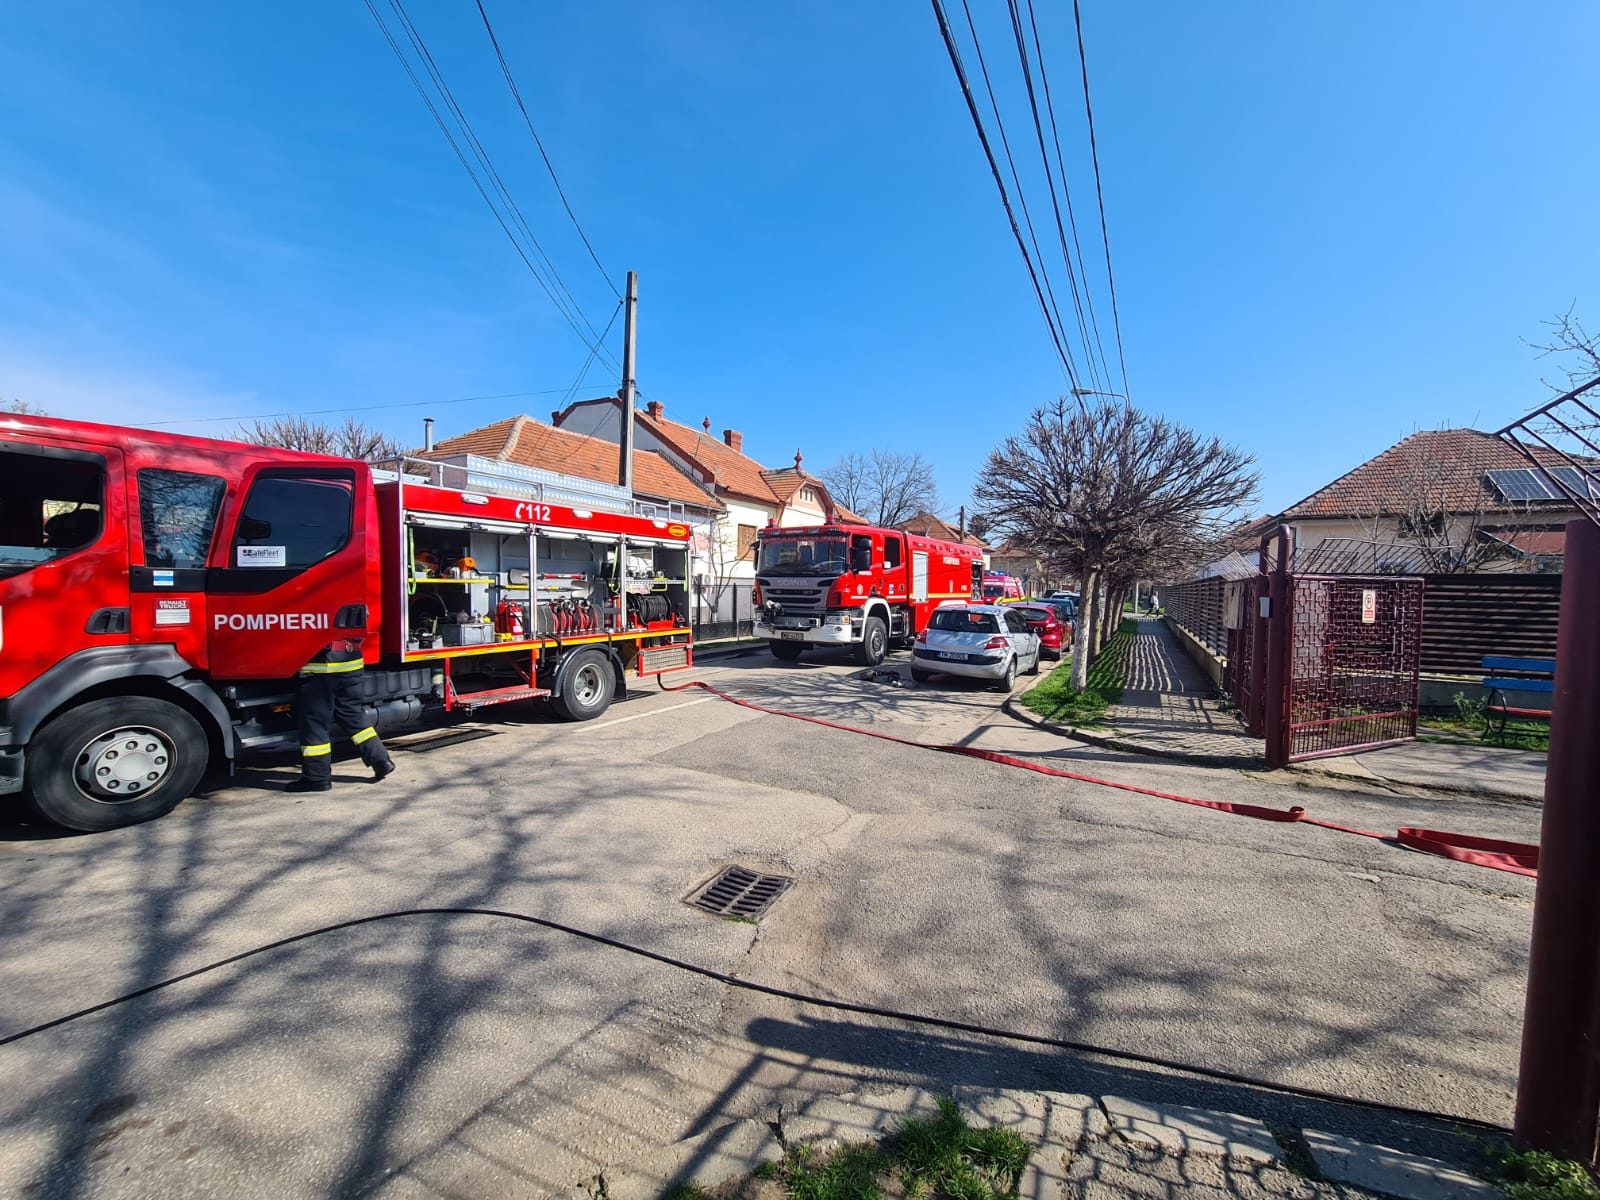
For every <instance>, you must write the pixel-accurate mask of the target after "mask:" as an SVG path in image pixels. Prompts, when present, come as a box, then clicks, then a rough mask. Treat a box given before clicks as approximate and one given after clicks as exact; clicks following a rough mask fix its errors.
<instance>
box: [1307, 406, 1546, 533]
mask: <svg viewBox="0 0 1600 1200" xmlns="http://www.w3.org/2000/svg"><path fill="white" fill-rule="evenodd" d="M1532 449H1533V450H1534V453H1535V455H1536V457H1538V458H1539V459H1540V461H1544V460H1545V459H1550V460H1551V464H1552V465H1556V466H1559V465H1564V461H1565V460H1561V459H1557V458H1555V456H1553V455H1551V454H1550V453H1549V452H1547V451H1543V450H1541V449H1540V448H1538V447H1532ZM1527 466H1528V461H1527V459H1525V458H1523V457H1522V455H1521V454H1519V453H1518V452H1517V451H1516V449H1515V448H1514V447H1512V446H1510V445H1508V444H1507V443H1506V442H1504V441H1502V440H1501V439H1499V438H1497V437H1495V436H1494V435H1493V434H1489V433H1483V432H1481V431H1479V430H1477V429H1435V430H1425V431H1423V432H1421V433H1414V434H1412V435H1411V436H1410V437H1408V438H1405V439H1404V440H1403V441H1400V442H1398V443H1396V444H1395V445H1393V446H1391V447H1389V449H1387V450H1385V451H1384V452H1383V453H1382V454H1380V455H1378V456H1377V457H1376V458H1374V459H1370V460H1369V461H1367V462H1364V463H1362V464H1361V465H1360V466H1359V467H1357V468H1355V470H1353V471H1350V472H1348V473H1346V474H1344V475H1341V476H1340V477H1339V478H1338V479H1335V480H1334V481H1333V482H1332V483H1330V484H1329V485H1328V486H1327V487H1325V488H1323V489H1322V490H1321V491H1318V492H1313V493H1312V494H1311V495H1309V496H1307V497H1306V498H1305V499H1304V500H1302V501H1300V502H1299V503H1298V504H1296V505H1294V506H1293V507H1291V508H1289V509H1288V510H1287V511H1285V512H1284V513H1283V517H1282V519H1284V520H1295V519H1300V518H1307V517H1372V516H1393V515H1395V514H1398V513H1403V512H1410V511H1411V509H1412V507H1413V504H1414V503H1415V502H1416V499H1415V497H1414V496H1413V495H1412V493H1413V492H1414V491H1415V490H1416V486H1417V484H1416V480H1417V477H1418V474H1419V472H1425V474H1423V476H1422V477H1423V478H1424V479H1425V480H1426V486H1427V488H1428V490H1429V491H1430V493H1433V494H1431V495H1430V496H1429V497H1428V498H1426V499H1425V500H1423V501H1422V503H1424V504H1426V505H1427V506H1428V507H1430V508H1434V507H1437V508H1438V509H1439V510H1440V511H1442V512H1457V513H1471V512H1479V511H1489V512H1492V511H1502V512H1503V511H1508V510H1509V511H1522V510H1523V509H1524V508H1526V507H1527V506H1526V505H1523V504H1506V503H1505V502H1504V501H1502V500H1501V499H1500V497H1499V495H1498V493H1496V492H1495V490H1494V489H1493V488H1492V487H1490V486H1489V485H1488V484H1487V483H1486V482H1485V480H1484V478H1483V475H1484V472H1485V471H1510V470H1517V469H1519V468H1525V467H1527Z"/></svg>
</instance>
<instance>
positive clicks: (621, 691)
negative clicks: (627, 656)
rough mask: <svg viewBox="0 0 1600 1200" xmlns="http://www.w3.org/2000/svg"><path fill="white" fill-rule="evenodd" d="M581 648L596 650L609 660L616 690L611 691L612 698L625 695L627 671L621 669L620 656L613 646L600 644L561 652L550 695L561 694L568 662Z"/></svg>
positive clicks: (575, 656) (615, 698) (617, 698)
mask: <svg viewBox="0 0 1600 1200" xmlns="http://www.w3.org/2000/svg"><path fill="white" fill-rule="evenodd" d="M583 650H597V651H599V652H600V653H601V654H604V655H605V656H606V657H607V658H608V659H610V660H611V674H612V675H613V676H614V677H615V679H616V685H617V686H616V691H615V692H613V693H612V699H613V700H620V699H622V698H623V697H624V696H626V695H627V694H628V673H627V671H626V670H624V669H623V666H622V656H621V655H619V654H618V653H617V651H616V648H615V647H614V646H601V645H594V646H583V647H581V648H580V649H578V650H574V651H573V652H572V653H571V654H563V655H562V656H561V661H560V662H558V663H557V664H556V671H555V676H554V677H553V678H552V679H551V682H550V695H551V696H559V695H561V689H562V687H563V686H565V684H566V681H567V667H568V664H570V663H571V662H572V661H573V660H574V659H576V658H577V657H578V655H579V654H580V653H582V651H583Z"/></svg>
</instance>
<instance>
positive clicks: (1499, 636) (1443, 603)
mask: <svg viewBox="0 0 1600 1200" xmlns="http://www.w3.org/2000/svg"><path fill="white" fill-rule="evenodd" d="M1424 582H1425V583H1426V585H1427V590H1426V592H1425V597H1426V598H1425V599H1424V601H1423V612H1422V670H1423V672H1424V673H1425V674H1431V675H1481V674H1483V658H1484V656H1485V655H1504V656H1506V657H1509V658H1554V657H1555V656H1556V626H1557V623H1558V621H1559V619H1560V616H1561V576H1559V575H1499V574H1492V573H1488V572H1484V573H1480V574H1476V575H1429V576H1426V577H1425V579H1424Z"/></svg>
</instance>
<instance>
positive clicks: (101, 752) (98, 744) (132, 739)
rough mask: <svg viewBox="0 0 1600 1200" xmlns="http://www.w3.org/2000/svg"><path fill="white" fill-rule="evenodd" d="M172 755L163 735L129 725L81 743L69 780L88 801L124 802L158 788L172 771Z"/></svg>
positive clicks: (169, 743) (168, 741)
mask: <svg viewBox="0 0 1600 1200" xmlns="http://www.w3.org/2000/svg"><path fill="white" fill-rule="evenodd" d="M173 757H174V756H173V752H172V742H171V740H170V739H169V738H168V737H167V735H166V734H164V733H162V732H161V731H160V730H156V729H150V728H148V727H146V726H140V725H130V726H127V727H125V728H122V729H114V730H112V731H110V732H109V733H103V734H101V735H100V736H99V737H97V738H95V739H94V740H93V741H91V742H90V743H89V744H88V745H87V746H85V747H84V748H83V749H82V750H81V751H80V752H79V754H78V760H77V762H76V764H75V765H74V767H73V780H74V781H75V782H76V783H77V785H78V790H79V791H80V792H82V793H83V794H84V795H85V796H87V797H88V798H89V799H91V800H98V801H100V802H102V803H109V804H117V803H125V802H127V801H129V800H137V799H138V798H139V797H140V796H144V795H147V794H148V793H150V792H153V791H154V790H155V789H156V788H158V787H160V786H161V784H162V782H163V781H165V779H166V778H167V776H168V775H169V774H170V773H171V771H172V765H173Z"/></svg>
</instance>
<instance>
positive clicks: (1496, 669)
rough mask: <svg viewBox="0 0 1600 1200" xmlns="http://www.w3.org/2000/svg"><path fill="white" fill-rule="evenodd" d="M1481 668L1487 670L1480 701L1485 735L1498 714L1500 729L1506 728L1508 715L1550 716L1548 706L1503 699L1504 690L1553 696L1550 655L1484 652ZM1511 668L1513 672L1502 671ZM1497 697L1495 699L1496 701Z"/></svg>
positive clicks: (1544, 717) (1492, 727) (1554, 673)
mask: <svg viewBox="0 0 1600 1200" xmlns="http://www.w3.org/2000/svg"><path fill="white" fill-rule="evenodd" d="M1483 669H1484V670H1485V671H1488V672H1489V674H1487V675H1485V676H1484V677H1483V690H1484V692H1485V693H1487V695H1486V698H1485V701H1484V705H1483V736H1484V737H1488V736H1489V734H1491V733H1493V732H1494V731H1495V726H1494V719H1495V718H1496V717H1499V718H1500V730H1499V732H1501V733H1504V732H1505V731H1506V722H1507V721H1508V720H1510V719H1511V718H1512V717H1532V718H1543V719H1544V720H1546V721H1548V720H1549V719H1550V706H1549V705H1548V704H1547V705H1546V706H1545V707H1544V708H1525V707H1522V706H1519V705H1514V704H1509V703H1507V702H1506V693H1507V692H1535V693H1543V694H1544V695H1547V696H1549V697H1550V699H1551V701H1554V700H1555V692H1556V661H1555V659H1553V658H1497V657H1495V656H1494V655H1489V654H1486V655H1484V658H1483ZM1508 671H1510V672H1515V673H1516V675H1515V676H1514V677H1513V676H1508V675H1506V674H1504V672H1508ZM1497 701H1498V702H1497Z"/></svg>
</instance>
